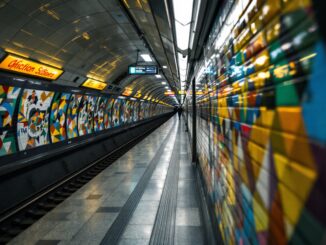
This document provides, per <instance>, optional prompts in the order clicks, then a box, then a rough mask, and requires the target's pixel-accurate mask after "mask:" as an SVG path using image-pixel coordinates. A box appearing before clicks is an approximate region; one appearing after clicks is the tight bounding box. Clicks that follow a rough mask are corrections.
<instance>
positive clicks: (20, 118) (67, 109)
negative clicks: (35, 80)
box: [0, 80, 171, 157]
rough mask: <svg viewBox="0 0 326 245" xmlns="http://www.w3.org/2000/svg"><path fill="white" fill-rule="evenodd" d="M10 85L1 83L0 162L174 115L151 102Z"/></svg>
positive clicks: (163, 107) (169, 109)
mask: <svg viewBox="0 0 326 245" xmlns="http://www.w3.org/2000/svg"><path fill="white" fill-rule="evenodd" d="M116 97H117V96H115V97H113V96H111V97H110V96H106V95H98V96H96V95H87V94H86V92H85V91H84V92H81V93H69V92H58V91H51V89H46V90H44V89H40V88H36V89H35V88H25V87H24V86H21V87H18V86H11V85H10V83H9V84H8V82H7V83H2V82H1V80H0V157H5V156H8V155H11V154H14V153H16V152H19V151H26V150H29V149H33V148H36V147H39V146H44V145H49V144H55V143H58V142H62V141H65V140H70V139H73V138H76V137H80V136H85V135H91V134H93V133H99V132H101V131H103V130H108V129H110V128H113V127H118V126H122V125H126V124H131V123H135V122H137V121H140V120H143V119H147V118H150V117H153V116H156V115H160V114H163V113H166V112H169V111H171V108H169V107H167V106H165V105H162V104H158V103H154V102H149V101H140V100H129V99H127V98H126V99H123V98H116Z"/></svg>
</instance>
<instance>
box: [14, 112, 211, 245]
mask: <svg viewBox="0 0 326 245" xmlns="http://www.w3.org/2000/svg"><path fill="white" fill-rule="evenodd" d="M189 145H190V144H189V139H188V135H187V133H186V132H185V128H184V123H183V121H182V120H181V122H180V121H179V120H178V118H177V116H174V117H172V118H171V119H170V120H168V121H167V122H166V123H164V124H163V125H162V126H160V127H159V128H158V129H157V130H155V131H154V132H153V133H151V134H150V135H149V136H148V137H146V138H145V139H144V140H143V141H141V142H140V143H139V144H137V145H136V146H135V147H133V148H132V149H131V150H130V151H128V152H127V153H126V154H125V155H123V156H122V157H121V158H120V159H118V160H117V161H116V162H114V163H113V164H112V165H111V166H109V167H108V168H107V169H105V170H104V171H103V172H101V173H100V174H99V175H98V176H97V177H95V178H94V179H93V180H91V181H90V182H89V183H88V184H86V185H84V186H83V187H82V188H81V189H79V190H78V191H77V192H75V193H74V194H73V195H71V196H70V197H69V198H68V199H66V200H65V201H64V202H62V203H61V204H60V205H58V206H57V207H56V208H55V209H53V210H52V211H51V212H49V213H48V214H46V215H45V216H44V217H43V218H41V219H40V220H39V221H37V222H36V223H35V224H33V225H32V226H30V227H29V228H28V229H26V230H25V231H24V232H22V233H21V234H20V235H19V236H17V237H16V238H14V239H13V240H12V241H11V242H10V244H196V245H199V244H207V241H206V240H205V239H206V235H205V230H204V228H203V220H202V211H201V206H200V200H199V199H200V196H199V189H198V186H197V184H196V178H195V174H194V170H193V166H192V163H191V158H190V149H189Z"/></svg>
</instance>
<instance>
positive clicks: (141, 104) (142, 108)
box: [138, 101, 145, 120]
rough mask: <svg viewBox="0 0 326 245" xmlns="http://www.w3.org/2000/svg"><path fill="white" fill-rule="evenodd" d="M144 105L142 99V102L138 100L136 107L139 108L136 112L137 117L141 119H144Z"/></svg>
mask: <svg viewBox="0 0 326 245" xmlns="http://www.w3.org/2000/svg"><path fill="white" fill-rule="evenodd" d="M144 105H145V102H144V101H142V102H140V103H139V107H138V109H139V114H138V119H139V120H143V119H144V109H145V108H144Z"/></svg>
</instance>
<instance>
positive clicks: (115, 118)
mask: <svg viewBox="0 0 326 245" xmlns="http://www.w3.org/2000/svg"><path fill="white" fill-rule="evenodd" d="M120 101H121V100H120V99H116V100H115V101H114V104H113V111H112V125H113V127H117V126H119V125H120Z"/></svg>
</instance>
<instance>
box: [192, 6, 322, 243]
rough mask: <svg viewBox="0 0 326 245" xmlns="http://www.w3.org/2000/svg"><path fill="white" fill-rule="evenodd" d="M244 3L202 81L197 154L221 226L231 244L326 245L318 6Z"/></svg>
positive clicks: (218, 43)
mask: <svg viewBox="0 0 326 245" xmlns="http://www.w3.org/2000/svg"><path fill="white" fill-rule="evenodd" d="M236 4H238V6H235V7H233V11H232V10H231V11H230V12H228V13H227V14H226V21H225V22H224V24H223V25H220V27H221V28H219V30H218V34H217V35H216V39H215V42H214V43H213V45H214V46H212V47H210V50H209V51H208V52H207V53H206V57H205V59H206V67H205V71H206V74H205V75H204V76H203V77H202V78H201V79H200V80H198V81H197V84H196V86H202V89H203V94H202V95H197V96H196V101H197V144H198V157H199V164H200V168H201V171H202V174H203V176H204V179H205V183H206V189H207V193H208V195H209V197H210V198H209V199H210V201H211V203H212V205H213V209H214V215H215V217H214V219H215V221H216V224H217V227H216V229H219V231H220V233H221V236H222V239H223V241H224V243H225V244H325V241H326V240H325V227H326V209H325V207H326V191H325V190H326V181H325V175H326V166H325V159H326V148H325V145H326V130H325V128H326V115H325V111H326V110H325V109H326V98H325V95H324V93H325V91H326V81H325V79H326V72H325V65H326V56H325V54H326V53H325V46H324V44H323V43H322V41H321V39H320V37H319V34H318V26H317V22H316V20H315V17H314V11H313V6H312V4H311V2H310V1H309V0H266V1H265V0H257V1H235V5H236ZM239 6H240V7H239ZM239 9H240V10H239ZM228 17H229V19H228ZM234 20H238V21H234ZM230 33H231V35H230ZM212 50H213V51H212ZM208 54H209V55H208ZM191 94H192V91H189V92H188V95H187V99H186V101H187V102H186V103H187V105H186V107H187V111H188V113H187V115H188V125H189V126H190V127H191V126H192V118H191V117H192V107H191V100H192V97H191ZM190 132H191V130H190Z"/></svg>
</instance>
